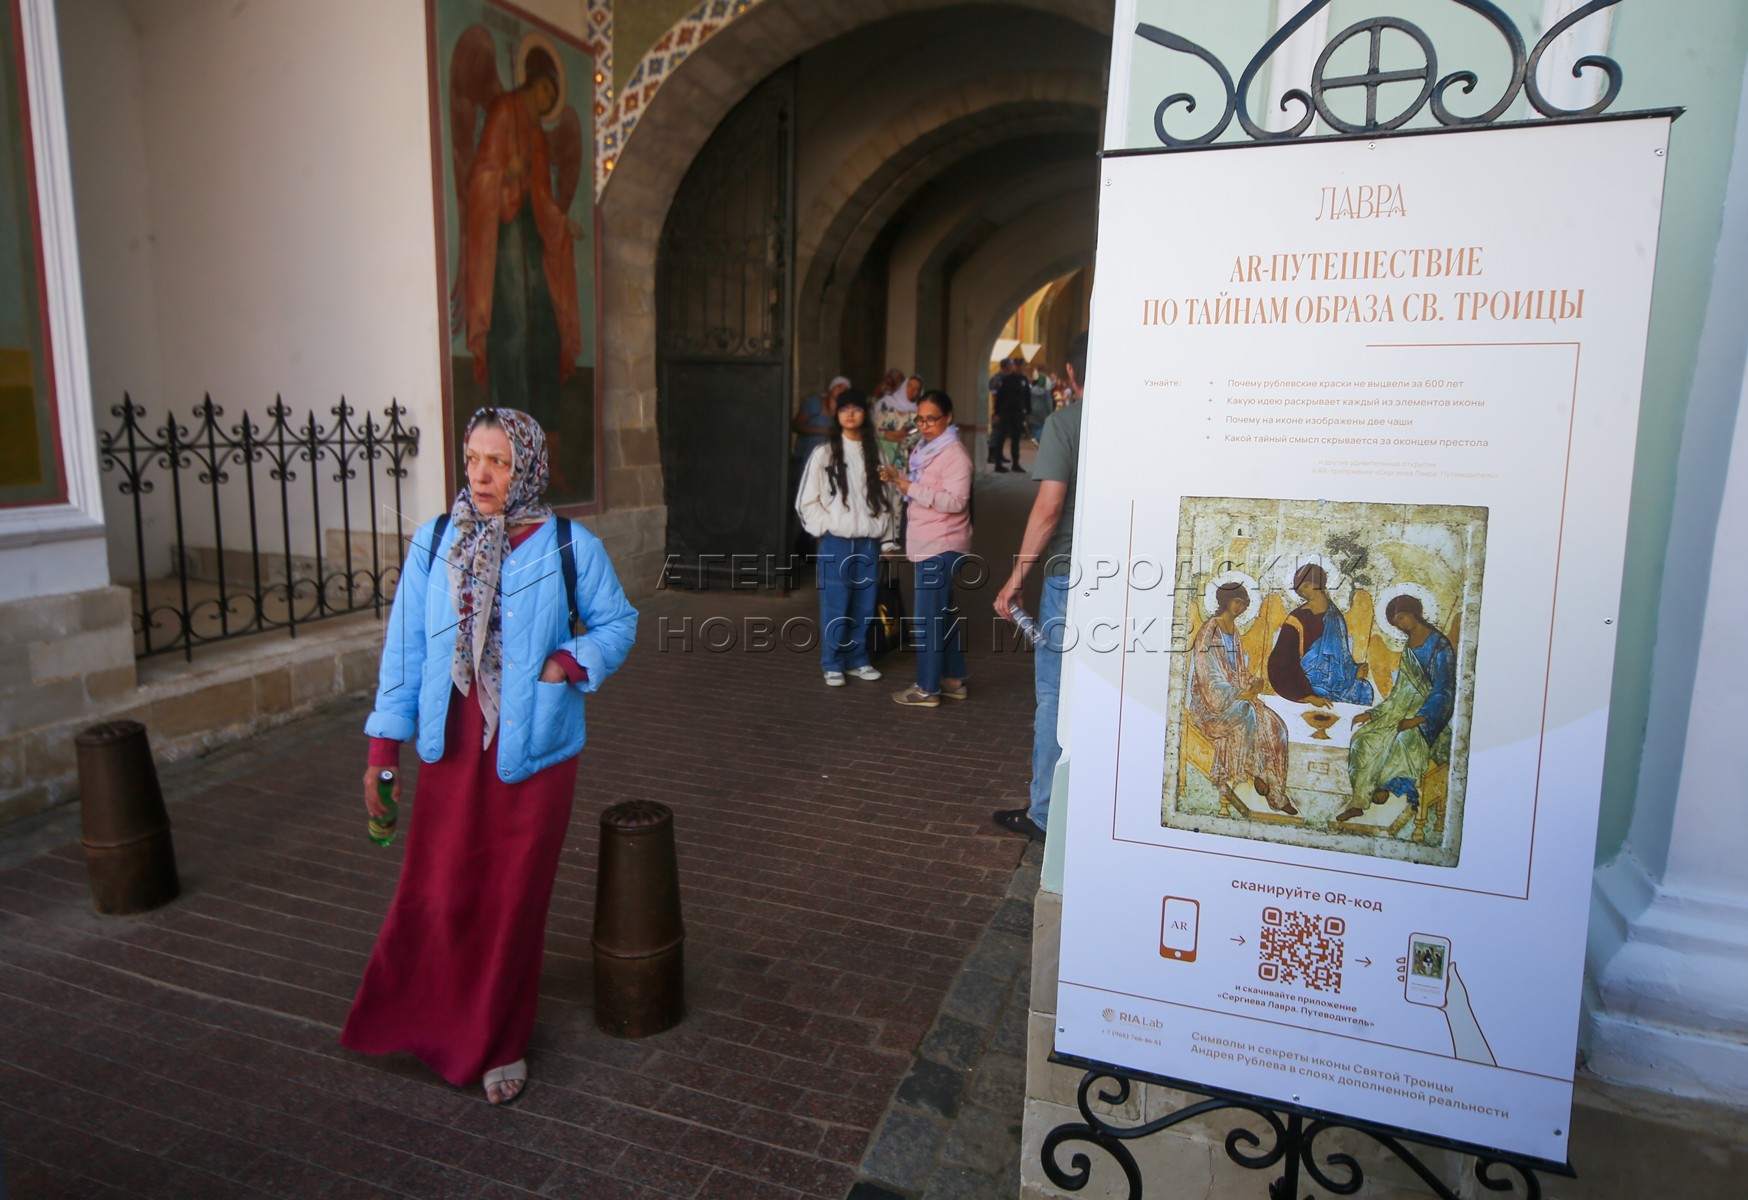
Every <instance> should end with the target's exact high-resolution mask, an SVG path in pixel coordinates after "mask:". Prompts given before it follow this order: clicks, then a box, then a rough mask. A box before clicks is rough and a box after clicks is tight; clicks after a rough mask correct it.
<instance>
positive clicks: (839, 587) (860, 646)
mask: <svg viewBox="0 0 1748 1200" xmlns="http://www.w3.org/2000/svg"><path fill="white" fill-rule="evenodd" d="M879 578H880V539H879V538H845V537H839V536H838V535H837V534H835V533H828V534H825V535H824V536H823V537H821V538H820V539H819V667H820V670H822V671H854V670H855V669H856V668H857V667H865V666H867V665H868V622H869V621H870V620H872V619H873V617H874V590H875V588H874V585H875V583H876V582H877V581H878V580H879Z"/></svg>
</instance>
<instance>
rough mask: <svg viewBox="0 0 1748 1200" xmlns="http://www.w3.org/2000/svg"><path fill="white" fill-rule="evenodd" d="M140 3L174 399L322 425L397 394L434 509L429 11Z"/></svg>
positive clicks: (271, 0) (169, 398)
mask: <svg viewBox="0 0 1748 1200" xmlns="http://www.w3.org/2000/svg"><path fill="white" fill-rule="evenodd" d="M128 10H129V13H130V15H131V16H132V17H133V19H134V20H135V23H136V26H137V28H138V49H139V58H140V67H141V79H142V83H143V97H144V98H143V104H142V106H141V109H142V116H143V125H144V131H145V149H146V160H147V162H148V163H149V170H148V211H149V222H150V228H151V236H152V242H151V246H152V263H151V270H150V277H151V288H152V298H153V302H152V309H153V311H154V313H155V317H156V327H157V334H158V348H157V349H158V352H157V361H158V364H159V374H160V377H161V380H162V383H161V388H162V396H163V397H164V399H165V401H166V402H168V403H170V404H172V405H175V406H176V407H177V408H178V409H180V410H182V411H187V409H188V408H189V407H190V406H192V405H193V404H195V403H197V402H198V401H199V399H200V397H201V396H202V395H203V394H205V393H207V392H210V393H211V394H212V396H213V398H214V400H215V401H216V402H217V403H219V404H221V405H223V406H224V407H225V409H226V412H227V416H229V417H234V416H236V415H237V414H240V413H241V412H242V411H244V410H245V409H247V410H249V411H251V412H254V413H260V412H261V411H263V410H264V409H265V408H266V407H267V406H268V405H269V404H270V403H272V401H273V398H274V396H275V395H276V394H277V395H283V397H284V399H285V401H286V403H287V404H288V405H289V406H290V407H291V408H292V409H293V410H295V411H298V412H304V411H308V410H310V409H315V410H316V411H318V412H319V413H321V414H323V415H324V416H325V415H326V414H327V410H328V409H329V408H330V407H331V406H332V405H334V404H335V403H337V402H338V400H339V399H340V397H341V396H345V397H347V398H348V399H349V400H350V401H351V402H352V404H353V405H354V406H355V407H356V408H359V409H360V410H363V409H369V410H373V411H377V412H380V411H381V410H382V409H383V407H384V406H386V405H387V404H388V403H389V402H390V401H391V400H399V401H400V402H401V403H402V404H405V405H406V406H407V407H408V408H409V409H410V410H411V411H410V415H409V417H408V418H407V419H408V420H409V421H411V422H412V423H413V424H416V425H418V426H419V427H420V428H421V429H422V430H423V431H424V432H425V435H426V440H425V442H424V445H423V447H422V453H421V455H420V457H419V458H418V459H417V460H416V461H415V462H414V464H413V465H412V468H411V474H410V476H409V479H408V480H407V482H406V485H405V486H406V488H407V493H406V507H407V508H408V509H409V510H410V511H411V514H412V515H413V516H415V517H420V518H422V517H423V516H425V515H429V514H431V513H434V512H436V511H438V510H439V508H441V507H443V506H445V502H446V499H447V498H446V496H445V494H444V493H445V483H444V472H443V466H444V462H443V458H444V456H443V450H442V428H443V420H442V402H441V395H442V393H441V376H440V364H441V346H442V341H441V337H440V330H439V307H438V296H437V272H436V251H435V242H434V240H433V217H432V193H431V157H430V126H429V107H428V98H427V91H426V69H425V16H424V4H423V3H422V0H371V2H370V3H368V4H359V3H355V2H352V0H253V2H252V3H248V4H238V3H235V0H183V2H181V3H176V4H172V5H169V6H157V5H153V4H146V3H141V2H139V0H133V2H132V3H130V4H129V6H128ZM305 482H307V476H306V479H305ZM295 511H296V510H295V509H294V512H295ZM354 511H355V513H357V512H359V511H362V510H361V509H357V508H355V510H354ZM326 516H327V514H324V517H325V518H326ZM324 524H337V521H335V522H329V521H328V520H326V519H325V520H324ZM197 538H198V534H197V533H195V532H192V531H191V534H190V541H195V540H197ZM227 540H228V539H227Z"/></svg>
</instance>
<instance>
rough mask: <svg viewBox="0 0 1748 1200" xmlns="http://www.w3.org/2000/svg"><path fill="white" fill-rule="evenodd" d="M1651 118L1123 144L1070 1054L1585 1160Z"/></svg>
mask: <svg viewBox="0 0 1748 1200" xmlns="http://www.w3.org/2000/svg"><path fill="white" fill-rule="evenodd" d="M1668 133H1669V119H1668V117H1667V116H1666V115H1664V116H1658V117H1652V118H1636V119H1621V120H1611V121H1599V122H1590V123H1583V124H1564V125H1557V124H1550V125H1546V126H1513V127H1501V128H1494V129H1486V130H1477V131H1473V132H1463V133H1460V134H1426V135H1408V136H1396V137H1389V138H1379V139H1377V140H1375V141H1371V140H1365V139H1357V140H1329V141H1323V142H1303V143H1288V144H1278V145H1268V146H1254V147H1246V148H1242V149H1236V148H1222V149H1210V150H1198V151H1189V152H1174V153H1162V154H1148V155H1136V156H1130V157H1112V158H1109V159H1107V160H1106V161H1105V162H1104V164H1103V167H1102V172H1103V179H1102V181H1101V182H1102V183H1103V187H1102V189H1101V197H1102V202H1101V208H1100V229H1099V247H1098V266H1097V272H1098V275H1097V278H1098V286H1097V291H1096V293H1095V298H1094V309H1093V337H1092V346H1091V353H1090V358H1089V366H1088V376H1089V378H1088V383H1087V395H1088V399H1087V401H1086V403H1087V404H1089V405H1090V406H1091V407H1090V408H1089V410H1088V415H1087V418H1086V424H1085V442H1084V446H1083V455H1084V459H1083V462H1082V464H1081V478H1082V479H1083V480H1085V481H1086V483H1085V485H1084V486H1083V488H1082V491H1081V495H1080V496H1079V499H1078V506H1077V514H1078V519H1077V523H1076V533H1075V560H1076V570H1077V571H1078V573H1079V578H1078V580H1077V586H1075V587H1074V589H1073V591H1072V607H1071V609H1070V622H1071V624H1072V626H1073V641H1074V645H1073V648H1072V649H1071V650H1070V651H1069V658H1068V661H1067V668H1068V670H1069V671H1070V672H1071V673H1072V676H1073V686H1072V691H1071V705H1070V708H1069V711H1068V717H1067V720H1068V722H1069V723H1070V724H1069V730H1068V732H1069V738H1068V739H1066V740H1068V741H1069V742H1070V743H1071V744H1072V746H1073V760H1074V763H1073V774H1072V786H1073V790H1072V793H1071V797H1070V801H1071V802H1070V804H1069V806H1068V810H1067V816H1068V822H1067V825H1068V828H1067V838H1066V858H1065V874H1064V888H1063V893H1064V895H1063V899H1064V912H1063V925H1062V955H1061V988H1060V993H1059V998H1058V1012H1059V1018H1058V1022H1057V1023H1058V1029H1057V1032H1056V1046H1057V1049H1058V1050H1059V1051H1062V1052H1065V1053H1069V1054H1073V1055H1078V1056H1082V1057H1085V1058H1090V1059H1094V1060H1098V1061H1101V1062H1106V1063H1112V1064H1116V1065H1119V1066H1123V1067H1127V1068H1130V1069H1134V1070H1140V1071H1145V1072H1148V1073H1152V1074H1157V1075H1164V1076H1168V1077H1171V1078H1176V1079H1182V1080H1190V1081H1195V1082H1200V1083H1205V1084H1207V1085H1210V1086H1214V1087H1219V1088H1224V1089H1229V1090H1235V1091H1240V1092H1245V1093H1250V1094H1254V1095H1259V1096H1263V1097H1268V1098H1272V1099H1276V1100H1280V1101H1284V1102H1292V1103H1297V1104H1300V1105H1303V1106H1305V1107H1308V1108H1313V1109H1319V1110H1324V1111H1329V1112H1334V1113H1339V1114H1342V1115H1346V1116H1351V1117H1355V1118H1359V1119H1363V1120H1370V1121H1375V1122H1379V1123H1383V1124H1387V1125H1392V1126H1397V1127H1400V1128H1404V1129H1409V1130H1413V1131H1417V1132H1420V1133H1424V1134H1428V1135H1434V1136H1438V1137H1442V1138H1448V1139H1452V1140H1455V1141H1459V1142H1463V1143H1468V1144H1471V1145H1474V1146H1478V1147H1486V1148H1492V1149H1498V1150H1504V1151H1508V1152H1512V1153H1516V1154H1522V1155H1528V1156H1533V1157H1537V1158H1542V1159H1546V1160H1552V1161H1558V1162H1564V1161H1565V1160H1566V1158H1567V1149H1566V1147H1567V1133H1568V1128H1569V1125H1568V1121H1569V1116H1570V1110H1571V1091H1572V1076H1573V1060H1574V1047H1575V1044H1576V1038H1577V1024H1578V1008H1579V992H1580V986H1581V978H1582V972H1583V964H1584V945H1585V928H1586V918H1587V912H1588V904H1589V895H1590V877H1591V866H1592V861H1591V860H1592V854H1593V850H1594V845H1595V831H1596V820H1597V808H1598V801H1599V793H1600V787H1601V776H1602V761H1603V743H1604V734H1605V730H1606V728H1607V724H1608V720H1607V717H1608V705H1609V688H1610V683H1611V675H1612V669H1613V662H1614V644H1615V637H1616V634H1617V633H1618V631H1619V630H1618V625H1617V624H1616V605H1617V603H1618V600H1619V595H1620V585H1621V571H1622V556H1623V552H1624V544H1625V537H1626V522H1627V501H1628V489H1629V481H1630V479H1631V477H1632V462H1633V448H1634V443H1635V439H1636V435H1637V428H1638V405H1639V384H1640V376H1641V371H1642V369H1643V365H1644V347H1645V333H1646V322H1647V317H1648V313H1649V309H1650V297H1651V281H1652V270H1653V265H1654V260H1655V254H1656V244H1657V228H1658V218H1659V205H1660V200H1661V194H1662V184H1663V167H1664V163H1665V157H1664V155H1665V151H1666V148H1667V145H1668Z"/></svg>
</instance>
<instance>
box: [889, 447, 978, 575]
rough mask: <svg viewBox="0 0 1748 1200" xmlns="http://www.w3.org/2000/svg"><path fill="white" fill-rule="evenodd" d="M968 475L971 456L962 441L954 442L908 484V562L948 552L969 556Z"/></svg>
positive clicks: (969, 487) (905, 530)
mask: <svg viewBox="0 0 1748 1200" xmlns="http://www.w3.org/2000/svg"><path fill="white" fill-rule="evenodd" d="M942 436H945V435H944V434H943V435H942ZM971 475H972V469H971V455H969V454H967V453H966V452H965V442H964V440H963V439H960V438H955V439H954V442H953V444H952V445H951V446H948V447H947V448H946V449H945V450H943V451H941V452H940V453H939V454H937V455H935V457H934V458H933V459H932V460H931V461H930V462H929V465H928V466H926V467H924V468H923V474H922V478H921V479H917V480H915V481H913V482H912V483H911V485H910V491H909V493H907V494H908V496H909V499H910V503H909V504H908V505H906V506H905V508H906V513H905V527H904V554H905V557H906V558H908V559H910V561H911V562H922V561H923V560H924V559H926V558H933V557H935V555H937V554H945V553H947V551H949V550H957V551H958V552H959V553H961V554H969V553H971V514H970V513H968V512H967V511H966V509H968V508H969V507H970V505H971Z"/></svg>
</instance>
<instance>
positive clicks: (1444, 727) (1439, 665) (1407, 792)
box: [1335, 589, 1457, 823]
mask: <svg viewBox="0 0 1748 1200" xmlns="http://www.w3.org/2000/svg"><path fill="white" fill-rule="evenodd" d="M1384 620H1385V621H1386V622H1388V624H1389V625H1390V627H1391V628H1393V629H1395V630H1396V631H1398V632H1399V633H1400V634H1402V636H1403V637H1405V638H1406V639H1407V646H1406V648H1405V649H1404V650H1403V653H1402V661H1401V664H1400V665H1399V666H1398V667H1397V668H1396V675H1395V679H1394V681H1393V683H1392V685H1391V688H1390V694H1389V696H1388V697H1386V698H1385V700H1384V702H1383V703H1382V704H1379V705H1378V706H1377V707H1376V708H1371V709H1368V710H1366V711H1365V712H1362V713H1358V714H1356V715H1355V716H1354V718H1353V725H1354V734H1353V740H1352V741H1351V742H1350V743H1349V745H1348V776H1349V778H1350V779H1351V780H1352V784H1353V799H1352V801H1351V803H1350V804H1349V806H1348V807H1347V808H1345V809H1343V810H1342V811H1341V812H1340V813H1339V814H1337V816H1336V818H1335V819H1336V821H1337V822H1338V823H1339V822H1343V821H1351V820H1353V819H1354V818H1355V817H1358V816H1360V815H1361V814H1362V813H1364V812H1365V811H1366V807H1367V806H1368V805H1374V804H1384V803H1386V802H1387V801H1388V800H1389V799H1390V797H1391V796H1401V797H1402V798H1403V799H1404V800H1405V801H1406V802H1407V804H1408V807H1409V808H1410V809H1411V810H1415V811H1418V810H1419V808H1420V801H1421V781H1422V779H1423V777H1424V776H1425V775H1426V772H1427V768H1428V767H1429V766H1431V765H1433V764H1442V763H1448V762H1450V760H1451V728H1450V725H1451V714H1452V712H1453V711H1454V710H1455V708H1456V698H1457V654H1456V651H1455V650H1454V649H1453V648H1452V647H1451V643H1450V639H1448V638H1447V637H1445V635H1444V634H1443V633H1441V632H1439V630H1438V629H1437V628H1436V627H1435V626H1434V625H1433V623H1432V620H1431V619H1429V615H1428V613H1427V610H1426V601H1425V600H1423V599H1422V598H1421V597H1420V596H1417V595H1415V594H1414V593H1413V592H1412V591H1409V590H1406V589H1404V590H1402V591H1400V592H1399V593H1398V594H1397V595H1396V596H1394V597H1393V598H1392V599H1391V600H1390V602H1389V603H1388V604H1386V605H1385V606H1384Z"/></svg>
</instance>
